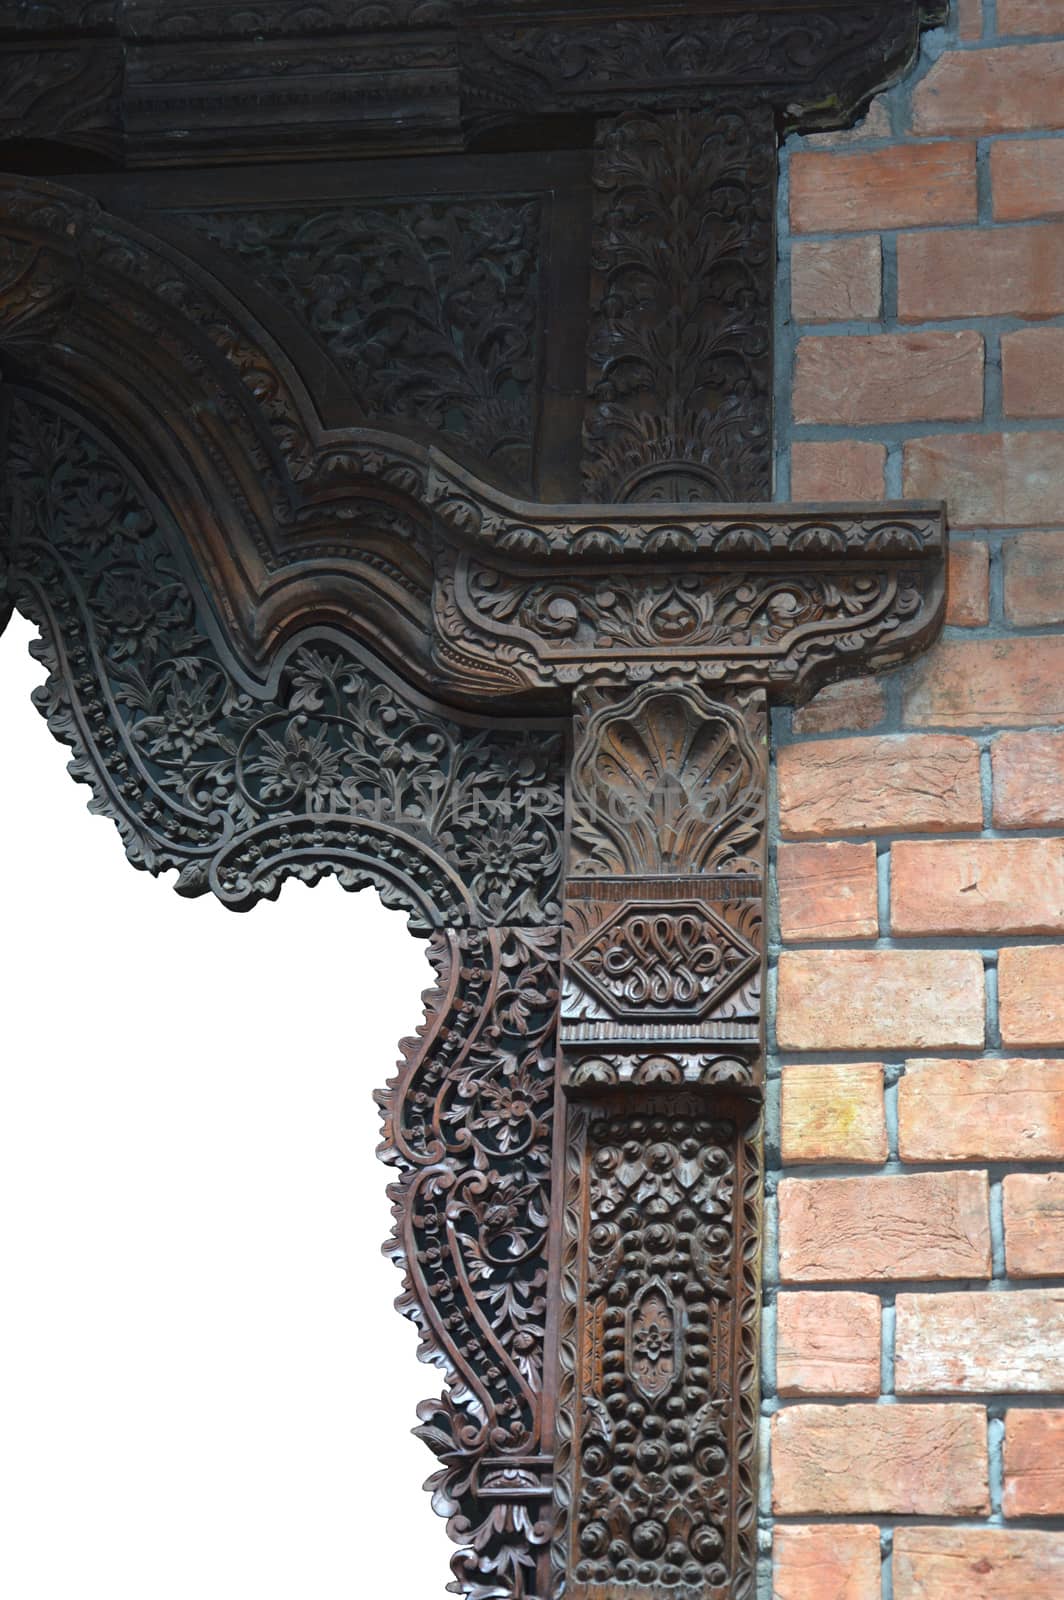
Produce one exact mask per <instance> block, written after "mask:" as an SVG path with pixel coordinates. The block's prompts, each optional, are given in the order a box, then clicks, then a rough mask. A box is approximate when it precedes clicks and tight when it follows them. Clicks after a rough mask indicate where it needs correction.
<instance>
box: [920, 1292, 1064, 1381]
mask: <svg viewBox="0 0 1064 1600" xmlns="http://www.w3.org/2000/svg"><path fill="white" fill-rule="evenodd" d="M1062 1386H1064V1289H1023V1290H1019V1291H1017V1292H1016V1293H1014V1294H1004V1293H996V1294H993V1293H988V1292H987V1291H986V1290H985V1289H974V1290H972V1289H964V1290H960V1291H958V1292H956V1293H951V1294H900V1295H899V1296H898V1298H897V1301H896V1303H895V1330H894V1387H895V1389H896V1391H897V1393H898V1394H1039V1393H1052V1392H1053V1391H1054V1390H1056V1389H1059V1388H1061V1387H1062Z"/></svg>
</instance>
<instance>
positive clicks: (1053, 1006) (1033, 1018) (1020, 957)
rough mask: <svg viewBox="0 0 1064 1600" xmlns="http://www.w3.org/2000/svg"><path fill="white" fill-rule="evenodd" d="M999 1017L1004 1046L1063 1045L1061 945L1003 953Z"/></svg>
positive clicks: (1063, 959)
mask: <svg viewBox="0 0 1064 1600" xmlns="http://www.w3.org/2000/svg"><path fill="white" fill-rule="evenodd" d="M998 1017H999V1021H1000V1023H1001V1038H1002V1040H1003V1042H1004V1043H1005V1044H1018V1045H1031V1046H1033V1047H1034V1048H1036V1049H1037V1048H1038V1047H1039V1046H1041V1045H1059V1044H1064V945H1060V944H1045V945H1019V946H1015V947H1012V948H1010V949H1007V950H1002V952H1001V954H1000V955H999V957H998Z"/></svg>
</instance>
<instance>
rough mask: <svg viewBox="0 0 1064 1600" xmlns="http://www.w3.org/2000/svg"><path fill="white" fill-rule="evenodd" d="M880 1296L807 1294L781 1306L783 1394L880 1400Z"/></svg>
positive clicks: (786, 1298)
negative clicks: (877, 1396)
mask: <svg viewBox="0 0 1064 1600" xmlns="http://www.w3.org/2000/svg"><path fill="white" fill-rule="evenodd" d="M881 1317H882V1310H881V1307H880V1304H879V1297H878V1296H877V1295H874V1294H856V1293H851V1292H848V1291H845V1290H843V1291H841V1292H840V1291H839V1290H833V1291H821V1292H817V1291H816V1290H815V1289H813V1290H807V1291H806V1292H804V1293H800V1294H781V1295H779V1297H778V1298H777V1301H776V1388H777V1390H778V1392H779V1393H780V1394H781V1395H818V1394H820V1395H834V1394H845V1395H878V1393H879V1379H880V1370H879V1342H880V1323H881Z"/></svg>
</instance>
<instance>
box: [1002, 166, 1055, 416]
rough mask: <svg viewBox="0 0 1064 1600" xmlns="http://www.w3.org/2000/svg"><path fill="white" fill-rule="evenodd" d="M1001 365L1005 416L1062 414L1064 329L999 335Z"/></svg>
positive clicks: (1030, 329)
mask: <svg viewBox="0 0 1064 1600" xmlns="http://www.w3.org/2000/svg"><path fill="white" fill-rule="evenodd" d="M1061 143H1062V144H1064V140H1061ZM1001 366H1002V394H1003V399H1004V406H1005V415H1006V416H1007V417H1061V416H1064V328H1016V329H1014V330H1013V331H1012V333H1005V334H1002V337H1001Z"/></svg>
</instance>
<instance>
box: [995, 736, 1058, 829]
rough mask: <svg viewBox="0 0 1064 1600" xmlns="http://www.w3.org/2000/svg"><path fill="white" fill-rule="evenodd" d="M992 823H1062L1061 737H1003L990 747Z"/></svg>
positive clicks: (1003, 825) (1010, 825)
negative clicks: (992, 797) (992, 784)
mask: <svg viewBox="0 0 1064 1600" xmlns="http://www.w3.org/2000/svg"><path fill="white" fill-rule="evenodd" d="M990 764H991V770H992V772H993V780H994V812H993V815H994V823H995V825H996V826H997V827H999V828H1041V827H1045V826H1047V825H1049V824H1056V823H1064V733H1003V734H1002V735H1001V737H1000V738H999V739H995V740H994V743H993V744H992V745H991V747H990Z"/></svg>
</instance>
